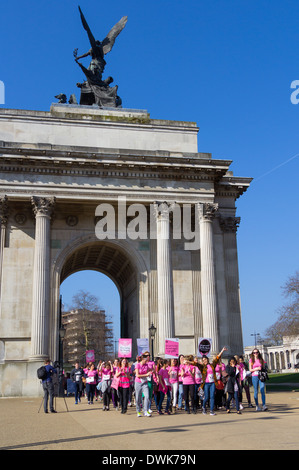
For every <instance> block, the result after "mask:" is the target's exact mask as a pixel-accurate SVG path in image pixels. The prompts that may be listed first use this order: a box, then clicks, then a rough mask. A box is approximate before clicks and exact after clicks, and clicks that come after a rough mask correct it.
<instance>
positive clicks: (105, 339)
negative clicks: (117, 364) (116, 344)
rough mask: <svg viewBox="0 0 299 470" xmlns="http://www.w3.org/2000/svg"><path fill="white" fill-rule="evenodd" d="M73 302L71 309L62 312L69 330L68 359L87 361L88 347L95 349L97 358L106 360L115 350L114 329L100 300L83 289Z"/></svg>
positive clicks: (65, 344)
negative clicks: (85, 359) (112, 350)
mask: <svg viewBox="0 0 299 470" xmlns="http://www.w3.org/2000/svg"><path fill="white" fill-rule="evenodd" d="M72 302H73V304H72V306H71V308H70V310H69V311H68V312H64V313H63V315H62V319H63V324H64V327H65V329H66V335H65V339H64V360H65V361H66V362H72V363H73V362H74V361H75V360H76V359H78V360H81V361H84V358H85V353H86V351H88V350H94V351H95V356H96V360H99V359H105V358H106V356H107V355H109V354H110V353H111V349H113V341H112V339H113V328H112V327H111V325H112V322H110V321H108V319H107V316H106V313H105V310H104V309H103V308H101V307H100V305H99V299H98V298H97V297H96V296H94V295H92V294H91V293H90V292H86V291H83V290H81V291H79V292H78V293H77V294H76V295H74V296H73V299H72Z"/></svg>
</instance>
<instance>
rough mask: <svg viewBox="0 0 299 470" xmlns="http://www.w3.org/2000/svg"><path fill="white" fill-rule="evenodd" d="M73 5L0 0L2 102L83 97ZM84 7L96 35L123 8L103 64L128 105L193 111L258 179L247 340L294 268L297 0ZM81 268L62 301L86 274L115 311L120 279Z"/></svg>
mask: <svg viewBox="0 0 299 470" xmlns="http://www.w3.org/2000/svg"><path fill="white" fill-rule="evenodd" d="M77 5H78V4H77V3H75V2H73V1H71V0H64V1H63V2H61V1H58V0H52V1H51V2H48V3H46V2H39V3H38V2H36V1H33V0H27V1H26V2H23V1H20V0H17V1H13V0H12V1H11V2H5V3H4V4H3V5H2V6H1V30H0V41H1V61H0V80H1V81H2V82H4V85H5V104H4V105H2V107H6V108H19V109H36V110H43V111H48V110H49V109H50V105H51V103H52V102H55V101H56V100H55V98H54V95H56V94H58V93H61V92H63V93H66V94H67V95H68V96H69V95H70V94H71V93H75V94H76V95H77V98H78V99H79V92H78V89H77V88H76V83H77V82H80V81H82V79H83V77H82V73H81V71H80V69H79V67H78V66H77V65H76V64H75V62H74V59H73V49H75V48H79V51H78V53H79V54H82V53H83V52H86V51H87V50H88V49H89V43H88V39H87V35H86V33H85V31H84V30H83V28H82V25H81V22H80V17H79V14H78V9H77ZM80 6H81V8H82V10H83V12H84V14H85V16H86V18H87V21H88V22H89V25H90V27H91V29H92V31H93V32H94V34H95V36H96V37H98V38H99V39H103V38H104V37H105V36H106V34H107V32H108V31H109V30H110V28H111V27H112V26H113V25H114V24H115V23H116V22H117V21H118V20H119V19H120V18H121V17H122V16H124V15H127V16H128V23H127V25H126V27H125V29H124V30H123V31H122V33H121V35H120V36H119V37H118V38H117V42H116V44H115V46H114V48H113V50H112V51H111V52H110V53H109V55H108V56H106V59H107V60H106V61H107V66H106V69H105V76H108V75H112V76H113V77H114V81H115V84H117V85H118V86H119V90H118V91H119V95H120V96H121V98H122V100H123V106H124V107H126V108H137V109H147V110H148V111H149V113H150V115H151V117H152V118H154V119H170V120H171V119H174V120H181V121H196V122H197V124H198V126H199V127H200V130H199V135H198V142H199V145H198V150H199V151H200V152H210V153H212V156H213V157H214V158H220V159H229V160H233V164H232V166H231V169H232V170H233V171H234V174H235V175H236V176H246V177H253V178H254V181H253V183H252V185H251V187H250V189H249V190H248V191H247V193H245V194H244V195H243V196H242V197H241V198H240V199H239V200H238V201H237V215H238V216H240V217H241V225H240V228H239V230H238V247H239V270H240V288H241V305H242V321H243V331H244V343H245V345H249V344H253V339H252V337H251V336H250V335H251V334H252V333H254V331H256V332H259V333H261V334H262V333H263V331H264V330H265V329H266V328H267V327H268V326H270V325H271V324H272V323H274V322H275V320H276V319H277V309H278V308H279V307H280V306H281V305H282V304H283V303H284V302H285V299H284V298H283V296H282V292H281V286H282V285H283V284H284V283H285V281H286V280H287V278H288V276H290V275H293V274H294V273H295V271H296V270H297V269H298V248H297V243H298V162H299V159H298V154H299V139H298V123H299V104H298V105H294V104H292V103H291V100H290V96H291V93H292V92H293V91H294V90H292V89H291V83H292V81H294V80H299V62H298V46H299V3H298V2H297V1H296V0H292V1H289V0H269V1H266V0H225V1H224V0H185V1H184V2H182V1H181V0H173V1H168V0H159V1H157V0H151V1H150V2H140V1H136V0H127V1H126V2H125V1H121V0H115V1H114V2H109V3H108V2H97V1H94V0H93V1H91V0H81V1H80ZM78 276H79V275H78V274H77V275H76V276H74V278H73V281H72V282H70V281H71V279H72V278H70V279H69V281H66V282H65V283H64V285H63V289H62V291H63V296H64V301H65V303H66V304H68V303H70V298H71V296H72V292H71V291H72V289H74V290H76V289H77V287H75V286H76V285H77V284H76V283H78V285H79V286H81V288H82V286H83V285H84V282H86V286H87V287H86V289H87V290H90V291H92V292H93V293H95V294H96V295H98V297H99V298H100V302H101V304H102V305H103V306H104V307H106V308H107V310H108V312H109V311H110V312H109V313H110V314H111V315H113V314H114V312H115V309H117V308H118V296H117V294H116V289H115V295H114V293H112V294H111V289H110V288H108V287H106V284H105V286H104V287H103V283H102V282H103V281H102V280H101V281H100V282H99V281H97V279H100V278H102V276H100V275H97V276H96V277H95V274H94V275H92V276H91V277H87V274H86V273H84V279H82V276H81V277H80V276H79V278H80V280H79V281H76V282H75V277H76V279H77V277H78ZM107 282H108V280H107ZM109 283H110V281H109ZM107 292H108V295H106V293H107ZM114 298H115V299H116V301H114ZM116 335H117V332H116Z"/></svg>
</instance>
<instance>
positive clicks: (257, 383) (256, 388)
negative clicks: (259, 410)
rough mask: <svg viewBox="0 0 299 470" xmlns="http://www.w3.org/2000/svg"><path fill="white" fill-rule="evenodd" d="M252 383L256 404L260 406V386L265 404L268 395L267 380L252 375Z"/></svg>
mask: <svg viewBox="0 0 299 470" xmlns="http://www.w3.org/2000/svg"><path fill="white" fill-rule="evenodd" d="M252 385H253V390H254V395H253V396H254V401H255V404H256V406H259V402H258V393H259V387H260V392H261V396H262V404H263V406H265V404H266V396H265V382H261V381H260V379H259V378H258V376H253V377H252Z"/></svg>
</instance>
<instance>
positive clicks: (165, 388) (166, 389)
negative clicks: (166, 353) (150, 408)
mask: <svg viewBox="0 0 299 470" xmlns="http://www.w3.org/2000/svg"><path fill="white" fill-rule="evenodd" d="M167 366H168V360H167V359H164V360H163V363H162V367H161V369H160V370H159V372H158V376H159V388H158V391H159V393H160V397H159V405H158V413H159V415H163V414H164V413H163V412H162V403H163V400H164V397H165V395H167V402H166V408H165V413H167V414H168V415H169V414H170V411H169V406H170V401H171V395H170V390H171V387H170V383H169V374H168V369H167Z"/></svg>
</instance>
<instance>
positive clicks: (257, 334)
mask: <svg viewBox="0 0 299 470" xmlns="http://www.w3.org/2000/svg"><path fill="white" fill-rule="evenodd" d="M250 336H254V347H255V348H256V338H257V337H258V336H260V334H259V333H256V332H254V333H252V334H251V335H250Z"/></svg>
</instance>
